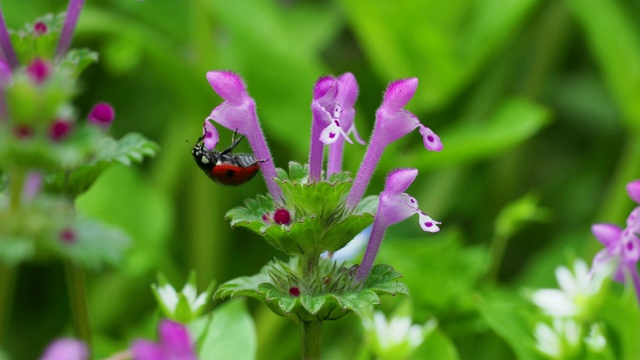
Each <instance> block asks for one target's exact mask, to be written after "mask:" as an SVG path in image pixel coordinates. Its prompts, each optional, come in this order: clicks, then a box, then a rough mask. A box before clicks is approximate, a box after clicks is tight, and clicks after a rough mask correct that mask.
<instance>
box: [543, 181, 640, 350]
mask: <svg viewBox="0 0 640 360" xmlns="http://www.w3.org/2000/svg"><path fill="white" fill-rule="evenodd" d="M627 192H628V194H629V197H630V198H631V199H632V200H633V201H635V202H636V203H638V204H640V180H636V181H632V182H631V183H629V184H628V185H627ZM591 230H592V232H593V234H594V235H595V237H596V238H597V239H598V241H600V242H601V243H602V244H603V245H604V246H605V248H604V249H603V250H601V251H600V252H599V253H598V254H596V256H595V257H594V259H593V264H592V266H591V268H589V267H588V266H587V264H586V263H585V262H584V261H583V260H576V261H575V262H574V267H573V268H574V270H573V272H571V271H570V270H569V269H568V268H566V267H564V266H560V267H558V268H557V269H556V278H557V279H558V284H559V285H560V290H557V289H541V290H538V291H535V292H534V293H533V296H532V300H533V302H534V303H535V304H536V305H537V306H538V307H540V309H541V310H542V311H543V312H544V313H546V314H547V315H549V316H551V324H552V325H549V324H548V323H546V322H540V323H538V324H537V326H536V328H535V334H534V335H535V338H536V342H537V345H536V346H537V348H538V350H539V351H540V352H541V353H542V354H544V355H545V356H547V357H550V358H554V359H559V358H563V359H564V358H570V357H572V356H577V355H578V354H581V352H584V351H587V352H590V353H598V354H601V353H602V352H603V351H604V349H605V345H606V343H607V340H606V338H605V337H604V334H603V333H604V329H603V325H602V324H601V323H599V322H597V321H596V319H597V313H598V310H599V309H600V307H601V306H602V303H603V301H604V295H605V294H604V292H603V291H602V290H603V288H604V286H603V285H604V283H605V282H606V280H607V278H609V277H612V279H613V280H615V281H617V282H622V283H625V282H626V283H629V284H632V286H633V288H634V289H635V293H636V297H637V298H638V301H640V279H639V277H638V272H637V269H636V265H637V262H638V259H639V258H640V237H639V236H640V206H636V207H635V208H634V209H633V210H632V211H631V213H630V214H629V216H628V217H627V221H626V228H624V229H622V228H620V227H619V226H617V225H615V224H595V225H593V226H592V228H591ZM585 328H587V329H589V332H588V333H586V331H585ZM583 344H584V347H583Z"/></svg>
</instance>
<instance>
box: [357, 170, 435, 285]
mask: <svg viewBox="0 0 640 360" xmlns="http://www.w3.org/2000/svg"><path fill="white" fill-rule="evenodd" d="M416 176H418V170H416V169H397V170H393V171H391V172H390V173H389V175H388V176H387V181H386V182H385V186H384V190H383V191H382V193H380V200H379V202H378V211H377V212H376V217H375V220H374V222H373V228H372V230H371V237H370V238H369V243H368V244H367V250H366V251H365V253H364V258H363V259H362V263H361V264H360V266H359V267H358V272H357V274H356V280H357V281H363V280H365V279H366V278H367V276H369V272H370V271H371V268H372V267H373V261H374V259H375V257H376V254H377V253H378V249H380V244H382V238H383V237H384V233H385V231H386V230H387V227H389V226H391V225H393V224H396V223H398V222H400V221H402V220H404V219H406V218H408V217H410V216H412V215H415V214H418V221H419V222H420V227H421V228H422V230H424V231H427V232H438V231H440V228H439V227H438V224H440V222H437V221H435V220H433V219H432V218H431V217H429V216H428V215H427V214H425V213H423V212H422V211H420V209H419V208H418V201H417V200H416V199H415V198H413V197H411V196H410V195H409V194H406V193H405V192H404V191H406V190H407V189H408V188H409V186H410V185H411V183H413V181H414V180H415V178H416Z"/></svg>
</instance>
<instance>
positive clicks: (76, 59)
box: [60, 49, 98, 77]
mask: <svg viewBox="0 0 640 360" xmlns="http://www.w3.org/2000/svg"><path fill="white" fill-rule="evenodd" d="M97 61H98V53H97V52H95V51H91V50H89V49H71V50H69V52H68V53H67V54H66V55H65V57H64V60H62V62H61V63H60V67H61V68H64V69H68V70H70V71H71V72H72V74H73V76H74V77H79V76H80V73H82V71H83V70H84V69H86V68H87V66H89V65H91V64H93V63H94V62H97Z"/></svg>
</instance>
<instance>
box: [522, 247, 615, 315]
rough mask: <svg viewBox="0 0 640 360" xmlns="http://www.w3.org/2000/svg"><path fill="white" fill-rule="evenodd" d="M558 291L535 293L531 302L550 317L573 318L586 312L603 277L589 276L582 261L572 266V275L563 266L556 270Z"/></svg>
mask: <svg viewBox="0 0 640 360" xmlns="http://www.w3.org/2000/svg"><path fill="white" fill-rule="evenodd" d="M556 278H557V279H558V284H559V285H560V290H558V289H541V290H538V291H536V292H535V293H534V294H533V296H532V300H533V302H534V303H535V304H536V305H538V306H539V307H540V308H541V309H542V311H544V312H546V313H547V314H549V315H551V316H558V317H573V316H577V315H580V314H583V313H584V312H586V311H588V307H589V305H590V303H591V300H592V299H593V298H594V297H595V296H596V295H597V294H598V293H599V291H600V288H601V286H602V281H603V280H604V278H605V277H604V276H602V275H599V274H589V268H588V267H587V264H586V263H585V262H584V260H582V259H577V260H576V261H575V262H574V264H573V273H572V272H571V271H570V270H569V269H568V268H567V267H565V266H559V267H557V268H556Z"/></svg>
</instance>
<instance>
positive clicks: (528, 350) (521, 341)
mask: <svg viewBox="0 0 640 360" xmlns="http://www.w3.org/2000/svg"><path fill="white" fill-rule="evenodd" d="M477 308H478V310H479V312H480V315H481V316H482V318H483V319H484V320H485V321H486V322H487V323H488V324H489V326H490V327H491V329H492V330H493V331H495V332H496V333H497V334H498V335H499V336H500V337H501V338H503V339H504V340H505V341H506V342H507V343H508V344H509V345H510V346H511V349H512V350H513V352H514V353H515V354H516V357H517V358H518V359H523V360H527V359H532V360H535V359H538V355H537V352H536V350H535V344H534V335H533V329H534V325H535V318H534V315H533V314H534V312H533V309H532V308H533V305H532V304H530V303H528V302H526V301H525V300H524V299H523V298H522V297H519V296H518V295H514V294H511V293H507V292H504V291H501V292H498V291H494V292H486V293H485V296H483V297H482V298H481V299H480V300H479V301H478V302H477Z"/></svg>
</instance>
